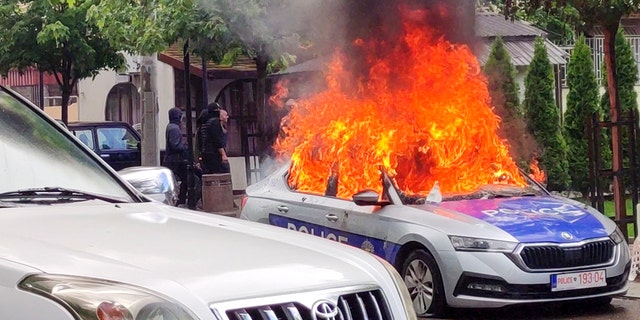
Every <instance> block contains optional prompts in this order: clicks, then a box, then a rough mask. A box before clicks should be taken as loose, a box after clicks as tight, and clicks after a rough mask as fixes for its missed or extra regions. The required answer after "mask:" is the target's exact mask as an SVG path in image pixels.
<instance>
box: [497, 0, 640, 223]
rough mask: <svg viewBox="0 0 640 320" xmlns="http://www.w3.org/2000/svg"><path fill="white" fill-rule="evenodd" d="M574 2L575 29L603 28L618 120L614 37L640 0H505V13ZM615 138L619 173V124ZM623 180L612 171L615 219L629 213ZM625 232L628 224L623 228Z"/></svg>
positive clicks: (611, 103)
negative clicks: (576, 14)
mask: <svg viewBox="0 0 640 320" xmlns="http://www.w3.org/2000/svg"><path fill="white" fill-rule="evenodd" d="M568 5H570V6H572V7H573V8H575V9H576V10H577V11H578V13H579V20H577V21H575V22H574V25H575V27H576V29H581V30H584V29H588V28H590V27H592V26H594V25H600V26H601V27H602V28H603V31H604V55H605V64H606V66H607V89H608V91H609V115H610V117H611V121H612V122H613V123H616V122H618V119H619V118H620V113H621V107H620V101H619V94H618V77H617V68H615V67H613V66H616V53H615V52H616V48H615V41H616V35H617V32H618V28H619V26H620V20H621V19H622V17H623V16H626V15H629V14H631V13H635V12H638V11H639V10H640V0H625V1H620V0H527V1H515V0H506V3H505V14H507V15H508V16H511V17H514V16H515V13H516V12H517V11H518V9H519V8H524V9H525V10H526V11H528V12H533V11H535V10H537V9H540V8H544V9H545V10H546V11H547V12H551V13H553V12H554V11H557V10H558V9H559V8H560V9H562V8H564V7H566V6H568ZM611 140H612V161H613V163H612V170H613V172H614V173H620V172H621V170H622V167H623V163H622V158H623V155H622V145H621V134H620V128H619V127H617V126H614V127H613V128H612V129H611ZM624 194H625V193H624V183H623V181H622V179H621V175H620V174H614V175H613V195H614V207H615V212H616V221H620V220H621V219H622V218H623V217H625V216H626V207H625V205H626V204H625V200H624ZM622 230H623V232H624V233H625V235H626V232H627V231H626V228H622Z"/></svg>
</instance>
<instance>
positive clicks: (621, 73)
mask: <svg viewBox="0 0 640 320" xmlns="http://www.w3.org/2000/svg"><path fill="white" fill-rule="evenodd" d="M616 67H617V70H616V74H617V75H618V94H619V96H620V99H619V100H620V109H621V110H620V111H621V113H622V116H621V118H627V117H628V115H629V113H630V112H632V111H633V110H637V109H638V100H637V99H638V93H637V92H636V91H635V85H636V83H637V82H638V69H637V64H636V61H635V59H634V55H633V51H632V50H631V46H630V45H629V43H628V42H627V40H626V39H625V38H624V33H623V30H622V28H620V29H619V30H618V34H617V36H616ZM602 69H603V74H606V66H603V68H602ZM600 105H601V110H603V111H604V110H609V109H610V106H609V90H608V89H607V88H606V86H605V92H604V95H602V99H601V100H600ZM606 118H608V117H606ZM607 136H608V135H607ZM621 141H622V145H623V146H628V147H629V143H630V142H629V133H628V132H627V131H623V132H622V133H621ZM629 151H630V148H626V149H623V150H622V163H623V165H624V166H625V167H628V166H629V165H630V161H631V158H630V154H629ZM603 152H605V155H604V158H605V159H604V166H606V167H609V166H611V163H610V162H611V150H610V145H609V144H608V145H606V146H604V148H603ZM624 182H625V185H626V184H627V183H630V182H631V179H630V178H629V177H625V179H624Z"/></svg>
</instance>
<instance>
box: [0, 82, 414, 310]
mask: <svg viewBox="0 0 640 320" xmlns="http://www.w3.org/2000/svg"><path fill="white" fill-rule="evenodd" d="M0 319H3V320H12V319H48V320H57V319H65V320H66V319H76V320H85V319H100V320H106V319H131V320H133V319H136V320H144V319H164V320H171V319H176V320H177V319H180V320H190V319H202V320H204V319H210V320H226V319H232V320H249V319H265V320H276V319H287V320H294V319H317V320H320V319H322V320H343V319H345V320H346V319H354V320H356V319H380V320H386V319H394V320H401V319H415V313H414V311H413V308H412V307H411V302H410V299H409V298H408V294H407V289H406V287H405V286H404V284H403V283H402V280H401V279H399V276H398V274H397V273H396V272H395V271H394V270H393V268H392V267H390V266H389V265H388V264H387V263H386V262H383V261H381V260H379V259H377V258H375V257H374V256H373V255H371V254H368V253H366V252H364V251H362V250H358V249H354V248H350V247H347V246H344V245H340V244H337V243H333V242H331V241H328V240H323V239H319V238H314V237H309V236H306V235H302V234H299V233H297V232H294V231H288V230H283V229H279V228H275V227H270V226H265V225H261V224H257V223H253V222H247V221H243V220H240V219H235V218H228V217H224V216H217V215H211V214H207V213H202V212H195V211H188V210H183V209H178V208H174V207H171V206H167V205H164V204H162V203H160V202H157V201H150V200H149V199H148V198H146V197H145V196H144V195H142V194H141V193H140V192H139V191H137V190H135V189H133V188H132V187H131V185H130V184H129V183H127V182H125V181H123V180H122V179H121V178H120V177H119V176H118V175H117V173H116V172H115V171H114V170H113V169H111V168H109V167H108V166H107V165H106V164H105V162H104V161H102V160H100V159H99V158H98V157H97V156H96V155H95V154H94V153H93V152H92V151H91V150H90V149H89V148H87V147H86V146H84V145H83V144H82V143H81V142H80V140H78V139H76V138H74V137H73V136H72V135H70V134H69V132H68V131H67V130H65V129H64V128H63V127H62V126H61V125H59V124H57V123H56V122H55V121H54V120H52V119H51V118H49V117H47V116H46V115H45V114H44V113H43V112H41V111H39V110H38V109H37V108H36V107H34V106H33V105H32V104H30V103H28V102H25V100H24V99H22V98H21V97H19V96H17V95H15V94H14V93H13V92H11V91H10V90H8V89H5V88H2V87H0Z"/></svg>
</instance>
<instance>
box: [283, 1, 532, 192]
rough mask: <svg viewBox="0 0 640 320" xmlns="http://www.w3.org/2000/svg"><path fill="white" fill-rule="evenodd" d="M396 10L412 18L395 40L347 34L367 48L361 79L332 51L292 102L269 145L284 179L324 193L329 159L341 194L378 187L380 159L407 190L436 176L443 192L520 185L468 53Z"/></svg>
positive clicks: (419, 188)
mask: <svg viewBox="0 0 640 320" xmlns="http://www.w3.org/2000/svg"><path fill="white" fill-rule="evenodd" d="M405 13H406V14H407V15H405V17H407V16H410V17H411V19H404V20H403V21H404V22H403V26H404V36H403V39H402V40H403V41H400V43H399V44H398V45H397V46H395V47H393V48H390V49H389V48H386V47H387V46H388V43H385V44H383V43H376V42H374V41H366V40H362V39H360V40H358V41H356V43H355V45H358V46H360V47H361V49H363V51H364V52H366V56H365V57H363V58H362V59H364V61H366V62H367V64H368V66H369V68H368V78H367V79H359V80H358V81H356V80H353V79H354V78H355V75H354V74H353V73H350V72H348V71H346V70H345V68H344V66H345V64H347V63H349V62H348V61H345V56H344V55H342V54H341V53H336V55H335V56H334V58H333V61H332V62H331V63H330V65H329V70H328V73H327V77H326V82H327V88H326V90H324V91H322V92H319V93H318V94H316V95H313V96H311V97H309V98H306V99H300V100H298V101H297V105H296V107H295V108H293V109H292V110H291V112H290V113H289V115H288V116H287V119H286V121H284V122H283V123H285V124H286V125H285V126H284V127H283V128H282V132H283V133H284V135H283V136H281V137H280V138H279V139H278V141H277V142H276V145H275V146H274V149H275V150H276V151H278V152H279V153H280V154H281V155H286V156H290V157H291V159H292V162H293V165H292V167H291V172H290V173H291V174H290V176H289V183H290V184H291V185H292V186H295V187H296V188H297V189H298V190H300V191H306V192H313V193H324V192H325V189H326V188H327V179H328V178H329V175H330V173H331V172H332V167H333V166H334V163H337V164H338V168H337V171H338V172H339V177H338V196H339V197H343V198H348V197H350V196H351V195H352V194H354V193H355V192H358V191H360V190H363V189H374V190H376V191H378V192H380V191H381V188H382V187H381V184H380V171H379V167H380V166H382V167H383V168H385V169H386V170H387V171H388V172H389V173H390V174H392V175H394V176H395V179H396V183H397V184H398V187H400V189H402V190H404V191H405V192H407V193H409V194H423V195H424V194H427V193H428V191H429V190H430V189H431V187H432V186H433V184H434V183H435V182H436V181H437V182H438V184H439V185H440V189H441V191H442V192H443V193H450V192H465V191H471V190H474V189H476V188H477V187H479V186H481V185H484V184H488V183H509V184H515V185H524V184H525V181H524V178H523V177H522V176H520V175H519V173H518V168H517V166H516V164H515V163H514V161H513V160H512V158H511V157H510V156H509V152H508V147H507V145H506V144H505V142H503V141H502V140H501V139H500V138H499V137H498V135H497V129H498V126H499V123H500V119H499V118H498V117H497V116H496V115H495V114H494V113H493V111H492V109H491V107H490V98H489V93H488V89H487V83H486V79H485V78H484V77H483V76H482V75H481V73H480V66H479V64H478V61H477V59H476V57H475V56H474V55H473V54H472V52H471V51H470V49H469V48H468V47H467V46H465V45H457V44H452V43H450V42H448V41H446V40H444V39H443V38H441V37H438V36H437V35H435V32H434V31H433V29H431V28H429V27H428V26H426V25H425V24H424V23H421V22H419V21H418V20H419V19H415V16H416V13H415V12H405ZM422 21H424V20H422ZM381 50H386V51H385V53H386V54H384V55H380V51H381ZM381 56H382V57H383V58H380V57H381ZM346 87H351V88H355V89H356V91H357V94H350V91H348V90H345V89H344V88H346ZM334 171H336V170H335V168H334Z"/></svg>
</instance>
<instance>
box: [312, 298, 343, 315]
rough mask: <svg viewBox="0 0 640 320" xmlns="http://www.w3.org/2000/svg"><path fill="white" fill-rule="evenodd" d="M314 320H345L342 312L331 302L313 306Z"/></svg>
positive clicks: (319, 302)
mask: <svg viewBox="0 0 640 320" xmlns="http://www.w3.org/2000/svg"><path fill="white" fill-rule="evenodd" d="M311 312H312V314H313V320H344V317H343V315H342V311H341V310H340V309H339V308H338V306H337V305H336V304H335V303H333V302H331V301H329V300H320V301H318V302H316V303H314V304H313V307H312V310H311Z"/></svg>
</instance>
